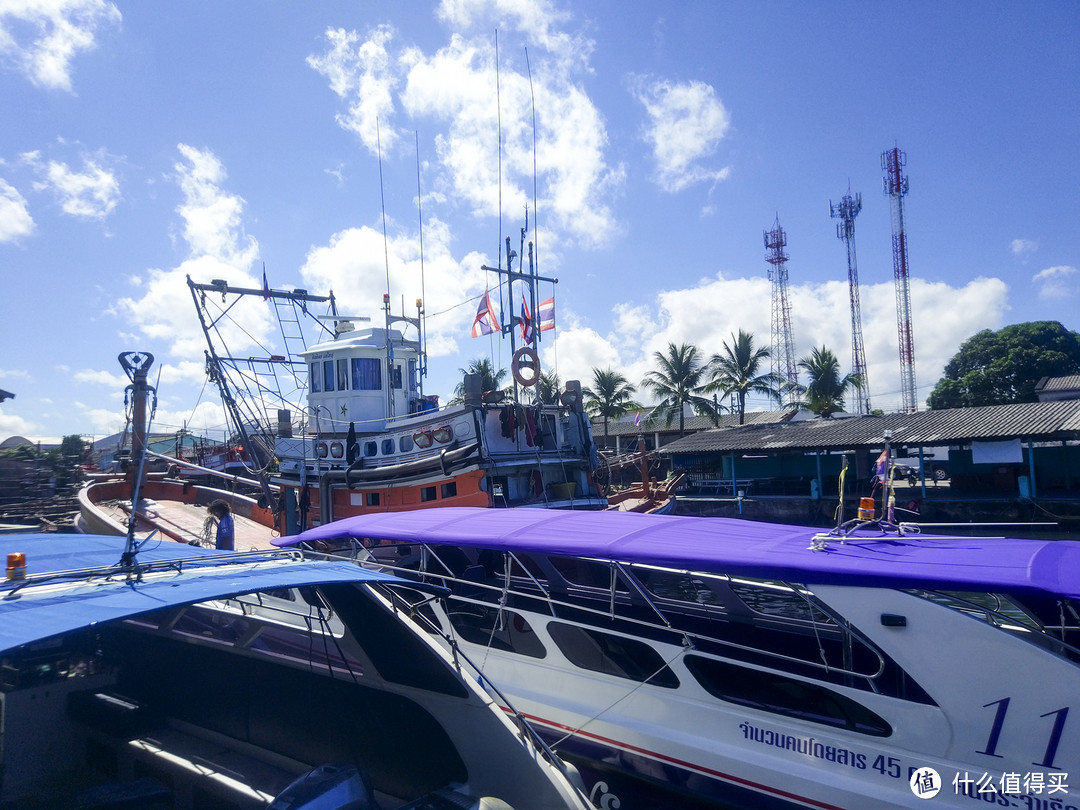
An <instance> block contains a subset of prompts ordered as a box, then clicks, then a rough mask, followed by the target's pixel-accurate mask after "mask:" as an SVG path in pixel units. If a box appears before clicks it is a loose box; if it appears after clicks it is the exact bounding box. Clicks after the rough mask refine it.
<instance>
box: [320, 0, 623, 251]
mask: <svg viewBox="0 0 1080 810" xmlns="http://www.w3.org/2000/svg"><path fill="white" fill-rule="evenodd" d="M439 13H440V16H441V18H442V19H443V20H444V21H445V22H446V23H447V24H448V25H449V26H450V27H451V28H452V29H453V31H454V33H453V34H451V35H450V37H449V39H448V41H447V42H446V44H445V45H443V46H442V47H440V48H438V49H436V50H434V51H431V52H425V51H424V50H422V49H420V48H417V47H403V46H396V44H395V37H396V32H395V31H394V30H393V29H392V28H390V27H389V26H380V27H378V28H376V29H374V30H373V31H372V32H371V33H369V34H368V35H367V36H362V35H360V34H359V33H357V32H355V31H344V30H340V29H331V30H329V31H327V34H326V42H327V47H326V50H325V51H324V52H323V53H322V54H321V55H318V56H311V57H309V59H308V63H309V65H310V66H311V67H312V68H313V69H315V70H317V71H318V72H320V73H322V74H323V75H325V76H326V77H327V79H328V80H329V85H330V89H331V90H333V91H334V92H335V93H336V94H337V95H338V96H339V97H340V98H341V99H342V100H343V101H345V103H346V105H347V107H346V111H345V112H343V113H339V114H338V115H337V121H338V123H339V124H340V125H341V126H342V127H344V128H346V129H348V130H350V131H354V132H357V134H359V135H360V136H361V139H362V141H363V143H364V144H365V146H366V147H367V148H368V149H369V150H370V151H372V152H374V151H375V149H376V137H375V135H376V130H375V122H376V120H378V121H379V135H380V138H381V142H382V147H383V149H384V152H385V151H386V150H388V149H389V148H390V146H391V145H392V144H393V143H398V142H400V141H401V136H400V133H398V132H397V131H396V130H394V131H392V128H393V127H394V126H395V125H396V122H395V121H394V119H395V117H396V116H397V115H399V114H401V115H404V116H405V117H406V118H408V119H409V121H410V122H413V123H415V122H417V121H420V120H424V119H430V118H435V119H438V120H439V121H440V122H443V123H445V124H446V130H445V132H443V133H442V134H440V135H439V136H438V137H437V139H436V143H435V151H436V161H435V164H434V166H433V167H432V168H434V170H435V171H436V172H437V177H436V179H435V181H434V183H435V187H436V189H437V191H438V193H440V194H442V195H443V197H444V199H449V200H453V201H455V203H456V204H460V205H463V206H465V207H467V208H469V209H471V211H472V212H473V213H474V214H476V215H480V216H497V215H498V214H499V208H498V206H499V201H500V197H501V200H502V209H503V211H513V212H520V211H523V210H525V208H526V207H529V208H530V210H532V209H537V210H540V211H543V212H544V214H545V216H546V217H547V218H548V219H547V222H548V223H549V224H550V225H551V226H552V232H553V235H552V236H551V237H550V239H549V241H548V242H547V246H548V247H549V248H552V247H553V246H554V240H556V239H562V238H571V239H576V240H578V241H579V242H581V243H584V244H599V243H602V242H604V241H606V240H607V239H609V238H610V237H611V235H612V234H613V233H615V232H616V225H615V221H614V217H613V214H612V212H611V209H610V206H609V204H608V202H607V200H608V198H609V197H610V195H611V194H612V192H613V191H615V190H616V189H617V188H618V187H619V186H620V185H621V184H622V182H623V180H624V175H625V172H624V170H623V168H622V167H621V166H609V165H608V164H607V161H606V157H605V154H604V150H605V148H606V146H607V142H608V138H607V132H606V129H605V125H604V121H603V117H602V116H601V115H600V113H599V110H597V108H596V107H595V105H594V104H593V103H592V101H591V99H590V98H589V97H588V95H587V94H586V93H585V92H584V91H583V89H582V88H581V87H580V84H579V83H578V77H579V76H583V75H585V74H586V73H587V71H588V64H587V61H588V55H589V54H590V52H591V48H592V43H591V42H590V41H589V40H586V39H584V38H582V37H579V36H574V35H570V34H567V33H565V32H562V31H560V30H559V27H558V24H559V23H561V21H562V20H563V19H564V16H563V15H560V14H558V13H556V12H555V11H554V10H553V7H552V6H551V5H550V4H549V3H544V2H542V3H522V2H517V1H516V0H514V1H511V0H454V2H446V3H443V4H442V6H441V7H440V10H439ZM492 15H494V19H496V20H498V21H500V24H501V23H502V22H506V23H507V25H508V27H509V28H510V29H511V30H515V31H516V32H518V33H520V37H519V40H518V42H519V43H520V40H521V39H525V40H526V41H527V43H528V48H529V52H528V53H529V60H530V61H528V62H526V60H525V58H524V57H523V56H521V55H518V54H520V51H518V52H517V54H514V55H507V54H506V53H502V54H500V55H499V65H498V68H496V48H495V42H494V38H493V37H492V34H491V30H492V29H491V27H490V24H491V21H492V19H493V16H492ZM530 72H531V74H532V75H531V80H530ZM496 99H498V100H499V104H498V105H497V104H496V103H495V100H496ZM534 100H535V105H534ZM534 116H535V123H536V126H535V130H534V127H533V120H534ZM428 128H430V125H428ZM410 140H411V139H410ZM500 170H501V174H500ZM534 190H535V191H536V193H538V194H540V195H541V196H540V198H539V199H538V200H534V199H533V196H534ZM554 234H559V236H555V235H554Z"/></svg>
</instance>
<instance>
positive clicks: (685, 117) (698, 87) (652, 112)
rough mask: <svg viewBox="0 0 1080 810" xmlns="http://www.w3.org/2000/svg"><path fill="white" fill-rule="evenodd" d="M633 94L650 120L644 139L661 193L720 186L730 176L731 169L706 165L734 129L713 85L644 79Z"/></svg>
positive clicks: (639, 81) (638, 83)
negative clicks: (702, 184) (698, 185)
mask: <svg viewBox="0 0 1080 810" xmlns="http://www.w3.org/2000/svg"><path fill="white" fill-rule="evenodd" d="M634 95H635V96H636V98H637V100H638V101H640V102H641V103H642V104H643V105H644V106H645V111H646V112H647V113H648V116H649V126H648V128H647V130H646V133H645V139H646V140H647V141H648V142H649V144H650V145H651V146H652V150H653V157H654V158H655V160H656V169H657V178H658V182H659V185H660V188H662V189H663V190H664V191H667V192H676V191H681V190H683V189H684V188H686V187H687V186H690V185H693V184H694V183H699V182H703V181H704V182H712V183H716V182H718V181H720V180H723V179H725V178H726V177H727V176H728V175H729V174H730V173H731V169H730V168H728V167H725V168H722V169H713V168H708V167H706V166H705V165H704V162H705V161H706V160H707V159H708V158H710V157H711V156H712V155H713V154H714V153H715V152H716V148H717V146H718V145H719V143H720V141H721V140H723V138H724V136H725V135H726V134H727V131H728V129H729V127H730V126H731V119H730V117H729V116H728V112H727V110H726V109H725V108H724V105H723V103H722V102H721V101H720V99H719V98H717V97H716V91H715V90H714V89H713V87H712V86H710V85H708V84H705V83H704V82H699V81H694V82H686V83H682V84H675V83H673V82H669V81H665V80H658V81H649V82H646V81H645V80H644V79H640V80H638V81H637V82H636V86H635V89H634Z"/></svg>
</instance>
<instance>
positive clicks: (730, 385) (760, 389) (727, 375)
mask: <svg viewBox="0 0 1080 810" xmlns="http://www.w3.org/2000/svg"><path fill="white" fill-rule="evenodd" d="M768 359H769V348H768V347H767V346H759V347H756V348H755V347H754V336H753V335H752V334H750V333H749V332H744V331H743V330H742V329H740V330H739V335H738V337H736V336H735V335H732V336H731V343H730V344H729V343H728V342H727V341H724V351H723V352H721V353H720V354H714V355H713V356H712V358H711V359H710V360H709V362H708V365H707V369H708V371H709V373H710V374H712V382H711V383H709V386H708V388H707V389H706V390H714V391H720V392H721V393H722V394H723V395H724V396H725V397H726V396H729V395H730V396H731V397H732V399H733V400H734V405H733V407H732V410H734V411H735V412H736V413H738V414H739V424H740V425H741V424H743V422H744V421H745V420H746V395H747V394H750V393H755V394H764V395H766V396H767V397H769V399H771V400H774V401H776V402H779V401H780V393H779V385H778V380H777V378H776V377H775V375H773V374H772V373H771V372H769V371H768V370H767V369H766V368H765V361H766V360H768Z"/></svg>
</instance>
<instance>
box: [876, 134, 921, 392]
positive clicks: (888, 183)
mask: <svg viewBox="0 0 1080 810" xmlns="http://www.w3.org/2000/svg"><path fill="white" fill-rule="evenodd" d="M905 165H907V155H905V154H904V153H903V152H901V151H900V150H899V149H897V148H896V147H893V148H892V149H890V150H888V151H887V152H882V154H881V168H882V169H883V170H884V171H885V177H884V178H883V181H882V184H883V186H884V189H885V193H886V194H888V195H889V202H890V203H891V204H892V246H893V276H894V277H895V279H896V329H897V333H898V336H899V338H900V391H901V393H902V395H903V404H902V406H901V411H902V413H915V411H917V410H918V409H919V403H918V400H917V399H916V390H917V389H916V387H915V347H914V343H913V342H912V337H911V290H910V285H909V284H908V248H907V233H905V231H904V196H905V195H906V194H907V193H908V179H907V178H906V177H904V175H903V167H904V166H905Z"/></svg>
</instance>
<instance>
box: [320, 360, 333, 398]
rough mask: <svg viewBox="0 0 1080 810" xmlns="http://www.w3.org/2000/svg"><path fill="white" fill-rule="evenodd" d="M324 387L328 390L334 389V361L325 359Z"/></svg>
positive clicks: (323, 365)
mask: <svg viewBox="0 0 1080 810" xmlns="http://www.w3.org/2000/svg"><path fill="white" fill-rule="evenodd" d="M322 367H323V389H324V390H326V391H333V390H334V361H333V360H323V364H322Z"/></svg>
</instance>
